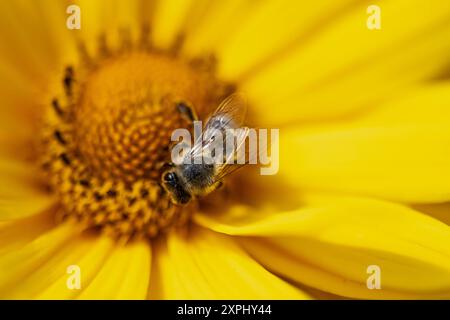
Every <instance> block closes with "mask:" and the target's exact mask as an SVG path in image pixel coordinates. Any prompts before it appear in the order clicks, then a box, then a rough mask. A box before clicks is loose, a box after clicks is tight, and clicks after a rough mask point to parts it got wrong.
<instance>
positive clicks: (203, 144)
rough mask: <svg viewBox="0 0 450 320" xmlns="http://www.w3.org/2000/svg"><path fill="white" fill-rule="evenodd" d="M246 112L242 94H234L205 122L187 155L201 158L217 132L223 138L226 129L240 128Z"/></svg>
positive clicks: (192, 157)
mask: <svg viewBox="0 0 450 320" xmlns="http://www.w3.org/2000/svg"><path fill="white" fill-rule="evenodd" d="M246 112H247V104H246V100H245V98H244V96H243V95H242V94H238V93H234V94H232V95H230V96H229V97H227V98H226V99H225V100H223V101H222V103H221V104H220V105H219V107H217V109H216V110H215V111H214V112H213V113H212V114H211V116H210V117H209V118H208V120H207V121H206V124H205V126H204V128H203V133H202V135H201V136H200V137H199V138H198V140H197V141H196V142H195V144H194V146H193V147H192V149H191V152H190V154H189V156H190V157H191V159H194V158H196V157H199V156H201V155H202V154H203V152H204V151H205V150H209V148H211V145H212V143H213V142H214V139H215V134H216V133H217V131H219V132H220V133H221V134H222V137H224V136H225V130H226V129H236V128H239V127H241V126H242V125H243V123H244V119H245V114H246Z"/></svg>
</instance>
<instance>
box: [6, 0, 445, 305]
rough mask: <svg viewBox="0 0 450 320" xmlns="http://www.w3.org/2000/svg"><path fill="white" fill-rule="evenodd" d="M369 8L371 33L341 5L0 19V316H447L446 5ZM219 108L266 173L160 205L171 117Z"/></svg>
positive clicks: (90, 5) (30, 10) (355, 9)
mask: <svg viewBox="0 0 450 320" xmlns="http://www.w3.org/2000/svg"><path fill="white" fill-rule="evenodd" d="M376 2H377V5H378V6H379V7H380V8H381V19H382V20H381V23H382V28H381V30H369V29H368V28H367V27H366V19H367V13H366V9H367V6H368V5H369V4H371V3H369V2H366V1H354V0H342V1H332V0H319V1H314V3H307V2H306V1H292V0H291V1H288V0H280V1H269V0H266V1H253V0H244V1H238V0H228V1H209V0H164V1H157V2H153V1H142V2H141V1H119V0H117V1H103V0H95V1H91V0H79V1H76V4H77V5H79V7H80V9H81V30H69V29H67V28H66V18H67V14H66V8H67V6H68V5H69V3H65V2H64V1H53V0H45V1H33V2H31V1H30V2H26V1H9V2H5V3H2V4H1V7H2V10H1V11H0V12H1V13H0V34H1V38H2V41H1V43H0V57H1V60H0V61H1V62H0V83H1V86H0V95H1V97H2V105H1V107H0V122H1V126H0V177H1V178H0V219H1V220H2V222H1V223H0V297H1V298H33V299H48V298H52V299H71V298H80V299H92V298H101V299H116V298H125V299H145V298H152V299H164V298H169V299H170V298H172V299H174V298H175V299H176V298H182V299H190V298H197V299H214V298H224V299H228V298H243V299H248V298H251V299H258V298H266V299H304V298H337V297H350V298H374V299H376V298H383V299H399V298H407V299H415V298H450V229H449V227H448V222H449V221H450V219H449V213H450V206H449V205H448V203H449V201H450V148H449V147H448V146H449V145H450V108H449V105H450V82H448V80H447V79H448V57H449V52H450V2H449V1H447V0H430V1H422V0H390V1H387V0H386V1H383V0H380V1H376ZM64 70H65V71H64ZM234 90H238V91H243V92H245V93H246V95H247V96H248V98H249V108H250V110H249V117H248V118H249V119H248V120H249V123H250V124H252V125H255V126H258V127H263V128H264V127H266V128H280V172H279V174H278V175H276V176H273V177H268V176H259V175H258V174H257V173H255V172H254V171H253V170H252V169H251V168H246V169H243V170H241V171H239V172H238V173H236V174H234V175H233V176H232V177H230V178H229V179H228V181H227V182H228V184H227V187H226V189H225V190H224V191H217V192H215V193H214V194H212V195H211V196H208V197H206V198H205V199H201V200H199V201H193V203H192V204H191V205H189V206H187V207H176V206H174V205H172V204H171V203H170V202H169V201H168V197H167V195H166V194H165V193H164V192H163V191H162V189H161V188H160V187H159V186H158V184H157V181H158V180H159V176H160V172H161V171H160V170H161V169H160V168H159V167H158V166H159V165H160V164H161V163H163V161H164V159H165V157H167V152H168V151H167V150H168V148H169V140H170V139H169V138H170V132H171V130H172V129H174V128H176V127H179V126H187V124H186V123H185V122H184V119H183V118H182V117H181V116H180V115H178V114H177V113H175V112H173V109H170V108H171V106H173V104H174V103H176V102H177V101H184V102H187V103H191V104H192V105H193V106H195V108H196V110H197V111H198V113H199V115H200V116H201V117H202V118H204V116H205V115H206V114H208V112H210V111H211V110H212V108H214V107H215V106H217V104H218V103H219V102H220V100H221V99H223V97H225V96H226V95H228V94H229V93H231V92H232V91H234ZM142 119H143V120H142ZM141 120H142V121H141ZM41 161H42V162H41ZM72 267H76V268H79V269H76V270H79V271H80V274H78V275H79V276H80V278H79V280H80V283H79V284H80V287H74V288H73V287H71V286H70V285H71V283H70V279H72V278H71V277H72V276H73V274H72V273H71V271H70V270H73V269H71V268H72ZM372 267H376V268H378V270H379V272H380V273H379V275H380V279H379V280H380V281H379V282H380V283H379V284H380V285H381V287H380V288H378V289H377V288H371V286H370V283H368V282H370V281H369V280H368V279H370V278H371V276H373V275H372V274H371V271H370V270H373V269H371V268H372ZM376 268H375V270H377V269H376Z"/></svg>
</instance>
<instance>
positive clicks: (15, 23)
mask: <svg viewBox="0 0 450 320" xmlns="http://www.w3.org/2000/svg"><path fill="white" fill-rule="evenodd" d="M1 7H2V8H1V10H0V12H1V14H0V15H1V17H0V35H1V37H2V39H3V41H2V42H1V44H0V56H2V58H3V59H6V61H8V63H11V64H12V65H14V67H15V68H16V69H17V70H20V71H21V72H22V73H25V74H26V75H29V76H32V77H44V78H45V77H46V76H47V75H48V73H49V71H52V70H54V68H57V67H58V66H59V63H60V62H61V58H62V56H63V55H64V54H65V53H67V52H68V50H70V49H71V48H72V47H71V44H72V39H71V37H70V33H69V30H68V29H67V28H66V14H65V9H66V8H65V6H64V4H63V3H62V2H61V1H54V0H44V1H41V2H39V3H38V2H34V1H26V0H19V1H13V2H4V3H2V5H1ZM38 85H41V84H40V83H39V84H38Z"/></svg>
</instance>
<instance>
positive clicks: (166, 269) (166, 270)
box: [150, 228, 308, 299]
mask: <svg viewBox="0 0 450 320" xmlns="http://www.w3.org/2000/svg"><path fill="white" fill-rule="evenodd" d="M168 237H169V238H168V240H167V243H165V242H161V243H159V244H158V246H157V249H156V250H157V253H156V258H155V265H156V267H155V271H154V273H153V277H152V280H151V282H150V297H151V298H154V299H263V298H265V299H305V298H308V296H307V295H306V294H304V293H302V292H301V291H299V290H298V289H295V288H294V287H292V286H291V285H289V284H287V283H286V282H284V281H283V280H281V279H279V278H277V277H276V276H274V275H272V274H271V273H270V272H268V271H267V270H265V269H264V268H263V267H262V266H260V265H259V264H258V263H257V262H255V261H254V260H253V259H252V258H251V257H250V256H248V255H247V254H246V253H245V252H244V251H243V250H242V249H241V248H240V247H239V246H238V245H237V244H236V243H235V242H234V241H233V240H232V239H230V238H228V237H225V236H223V235H220V234H216V233H213V232H211V231H207V230H203V229H201V228H195V229H193V230H191V233H190V234H189V235H184V236H183V235H180V234H171V235H169V236H168Z"/></svg>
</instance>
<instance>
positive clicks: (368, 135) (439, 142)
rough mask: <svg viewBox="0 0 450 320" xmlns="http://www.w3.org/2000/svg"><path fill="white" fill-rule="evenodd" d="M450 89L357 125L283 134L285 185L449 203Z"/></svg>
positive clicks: (395, 104) (410, 99)
mask: <svg viewBox="0 0 450 320" xmlns="http://www.w3.org/2000/svg"><path fill="white" fill-rule="evenodd" d="M449 103H450V85H449V84H448V83H447V84H442V85H439V86H430V87H424V88H422V89H420V90H416V91H415V92H414V93H409V94H407V95H405V97H403V98H401V99H398V100H393V101H392V102H390V103H387V104H385V105H383V106H381V107H380V108H378V109H376V110H375V111H374V112H372V113H369V114H368V115H367V116H365V117H362V118H360V119H358V120H356V121H353V122H347V123H343V124H338V125H334V126H325V125H324V126H317V127H312V128H309V129H286V130H282V131H281V132H280V139H281V143H280V153H281V154H280V172H279V175H280V178H282V179H285V181H287V182H288V183H289V184H291V185H295V186H297V187H301V188H303V189H311V190H333V191H338V192H345V193H358V194H365V195H372V196H377V197H383V198H386V199H391V200H398V201H404V202H410V203H421V202H443V201H448V200H450V149H449V148H447V146H448V145H449V144H450V126H449V124H450V122H449V119H450V118H449V117H448V116H447V114H448V113H449V109H448V104H449Z"/></svg>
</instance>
